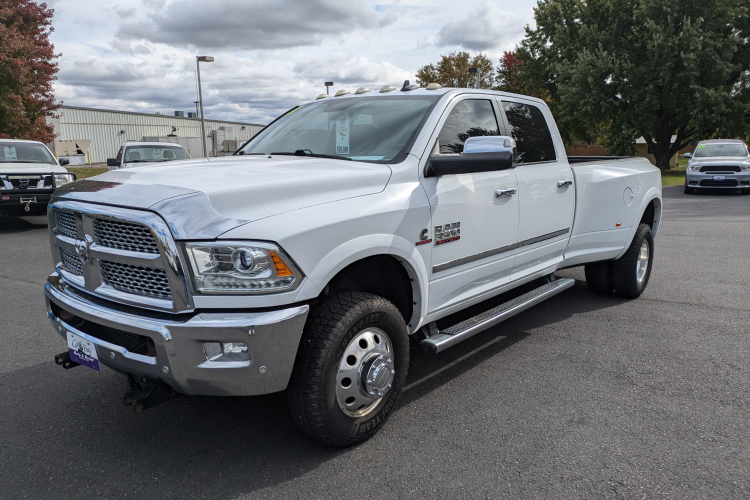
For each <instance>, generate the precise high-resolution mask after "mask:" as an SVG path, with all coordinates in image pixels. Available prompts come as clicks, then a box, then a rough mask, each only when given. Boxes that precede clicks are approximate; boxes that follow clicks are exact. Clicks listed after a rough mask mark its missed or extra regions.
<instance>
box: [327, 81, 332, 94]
mask: <svg viewBox="0 0 750 500" xmlns="http://www.w3.org/2000/svg"><path fill="white" fill-rule="evenodd" d="M329 87H333V82H326V95H328V88H329Z"/></svg>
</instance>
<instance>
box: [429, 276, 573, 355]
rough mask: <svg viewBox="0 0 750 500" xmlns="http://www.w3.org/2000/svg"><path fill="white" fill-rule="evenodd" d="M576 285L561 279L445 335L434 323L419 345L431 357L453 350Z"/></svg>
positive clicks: (473, 319)
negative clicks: (458, 345)
mask: <svg viewBox="0 0 750 500" xmlns="http://www.w3.org/2000/svg"><path fill="white" fill-rule="evenodd" d="M574 284H575V280H573V279H570V278H559V279H556V280H555V281H551V282H549V283H547V284H545V285H542V286H540V287H539V288H535V289H534V290H532V291H530V292H527V293H524V294H523V295H520V296H518V297H516V298H515V299H513V300H509V301H508V302H505V303H503V304H500V305H499V306H496V307H493V308H492V309H490V310H487V311H484V312H483V313H480V314H477V315H476V316H474V317H472V318H469V319H467V320H465V321H462V322H460V323H457V324H455V325H453V326H451V327H449V328H446V329H445V330H443V331H441V332H437V331H436V330H437V328H435V326H434V323H430V325H429V327H428V328H426V330H427V331H428V332H432V333H433V334H432V335H430V336H429V337H428V338H426V339H424V340H422V341H421V342H420V343H419V349H420V350H421V351H422V352H425V353H427V354H437V353H439V352H442V351H444V350H446V349H448V348H449V347H451V346H453V345H456V344H458V343H459V342H461V341H462V340H466V339H468V338H469V337H473V336H474V335H476V334H477V333H479V332H481V331H483V330H486V329H487V328H490V327H492V326H495V325H496V324H498V323H501V322H503V321H505V320H506V319H508V318H511V317H513V316H515V315H516V314H518V313H520V312H523V311H525V310H526V309H528V308H530V307H532V306H535V305H536V304H538V303H540V302H542V301H544V300H547V299H548V298H550V297H552V296H553V295H557V294H558V293H560V292H562V291H563V290H567V289H568V288H570V287H572V286H573V285H574Z"/></svg>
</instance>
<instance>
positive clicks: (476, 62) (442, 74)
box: [417, 51, 495, 89]
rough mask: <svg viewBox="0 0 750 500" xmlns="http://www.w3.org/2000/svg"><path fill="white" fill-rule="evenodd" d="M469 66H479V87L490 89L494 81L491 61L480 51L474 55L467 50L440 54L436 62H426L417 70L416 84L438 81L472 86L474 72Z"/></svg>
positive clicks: (446, 83)
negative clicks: (426, 63) (470, 70)
mask: <svg viewBox="0 0 750 500" xmlns="http://www.w3.org/2000/svg"><path fill="white" fill-rule="evenodd" d="M469 68H479V85H478V87H479V88H480V89H491V88H492V86H493V85H494V83H495V69H494V68H493V67H492V61H491V60H490V59H489V58H488V57H487V56H486V55H484V54H482V53H481V52H480V53H479V54H477V55H476V56H474V57H471V55H470V54H469V53H468V52H465V51H461V52H449V53H448V54H446V55H442V56H440V61H439V62H438V63H437V64H432V63H430V64H428V65H426V66H422V67H421V68H419V70H417V84H419V86H421V87H426V86H427V85H429V84H430V83H439V84H440V85H442V86H443V87H459V88H461V87H464V88H473V87H474V82H475V81H476V74H475V73H469Z"/></svg>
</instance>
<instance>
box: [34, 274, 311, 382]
mask: <svg viewBox="0 0 750 500" xmlns="http://www.w3.org/2000/svg"><path fill="white" fill-rule="evenodd" d="M44 296H45V301H46V305H47V315H48V316H49V319H50V321H51V322H52V326H53V327H54V328H55V330H56V331H57V332H58V333H59V334H60V335H61V336H62V337H63V338H64V339H67V332H71V333H74V334H76V335H80V336H81V337H84V338H86V339H88V340H90V341H91V342H93V343H94V344H95V345H96V352H97V356H98V358H99V363H100V364H104V365H106V366H108V367H110V368H112V369H114V370H117V371H120V372H124V373H131V374H133V375H141V376H146V377H151V378H158V379H161V380H163V381H164V382H166V383H167V384H169V385H170V386H171V387H172V388H173V389H174V390H175V391H177V392H179V393H182V394H192V395H203V396H252V395H258V394H268V393H272V392H278V391H282V390H284V389H286V386H287V384H288V383H289V377H290V376H291V373H292V368H293V366H294V359H295V356H296V354H297V348H298V346H299V341H300V337H301V336H302V328H303V326H304V324H305V321H306V319H307V314H308V312H309V306H307V305H303V306H294V307H290V308H288V309H283V310H277V311H269V312H244V313H235V312H211V313H198V314H195V315H193V316H190V317H189V318H188V319H184V317H183V319H184V320H183V321H177V320H164V319H155V318H154V317H147V316H139V315H134V314H131V313H128V312H124V311H120V310H117V309H113V308H108V307H106V306H103V305H100V304H101V302H99V301H97V303H95V302H93V301H91V300H90V299H89V298H87V297H86V296H84V295H83V294H81V293H80V292H78V291H77V290H76V289H75V288H74V287H72V286H70V285H68V284H67V283H65V282H64V281H63V280H62V279H61V278H60V276H59V275H58V274H57V273H54V274H52V275H51V276H50V277H49V278H48V279H47V284H46V285H45V289H44ZM53 303H54V304H55V305H56V306H57V307H58V308H60V309H62V310H64V311H66V312H68V313H70V314H72V315H73V316H77V317H78V318H81V319H83V320H85V321H86V322H89V323H92V324H95V325H101V326H105V327H109V328H114V329H116V330H121V331H125V332H129V333H133V334H136V335H141V336H145V337H148V338H150V339H151V340H152V341H153V343H154V347H155V351H156V356H146V355H143V354H135V353H132V352H128V350H127V349H126V348H124V347H121V346H119V345H115V344H112V343H110V342H107V341H104V340H101V339H98V338H96V337H94V336H92V335H89V334H87V333H84V332H83V331H80V330H78V329H77V328H75V327H73V326H71V325H69V324H68V323H66V322H65V321H63V320H62V319H61V318H59V317H58V316H57V315H56V314H55V313H54V311H53V307H52V304H53ZM63 316H65V315H64V314H63ZM152 316H153V315H152ZM208 342H221V343H241V344H245V345H246V346H247V352H248V354H249V361H243V362H225V363H216V362H212V361H211V360H209V359H208V356H207V354H206V352H205V351H204V346H203V344H204V343H208Z"/></svg>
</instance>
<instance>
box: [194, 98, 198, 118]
mask: <svg viewBox="0 0 750 500" xmlns="http://www.w3.org/2000/svg"><path fill="white" fill-rule="evenodd" d="M193 104H195V117H196V118H198V114H199V113H198V101H193Z"/></svg>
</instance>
